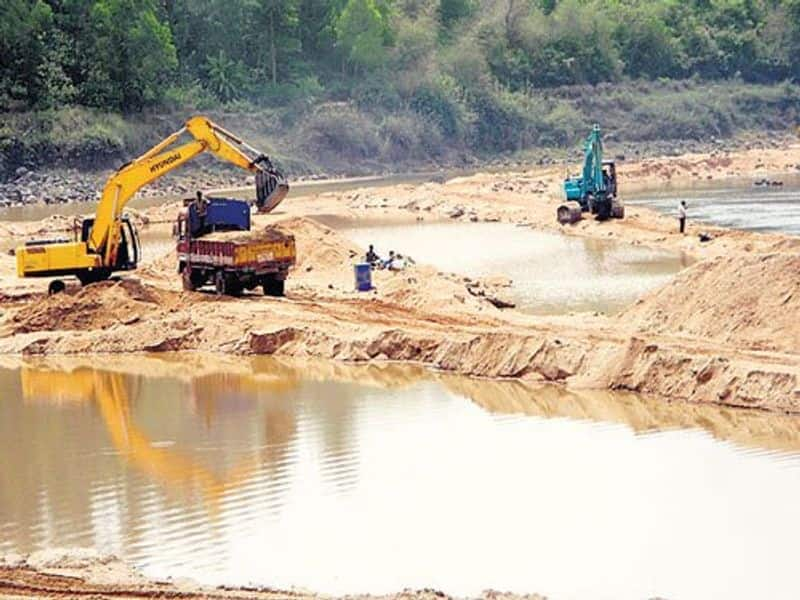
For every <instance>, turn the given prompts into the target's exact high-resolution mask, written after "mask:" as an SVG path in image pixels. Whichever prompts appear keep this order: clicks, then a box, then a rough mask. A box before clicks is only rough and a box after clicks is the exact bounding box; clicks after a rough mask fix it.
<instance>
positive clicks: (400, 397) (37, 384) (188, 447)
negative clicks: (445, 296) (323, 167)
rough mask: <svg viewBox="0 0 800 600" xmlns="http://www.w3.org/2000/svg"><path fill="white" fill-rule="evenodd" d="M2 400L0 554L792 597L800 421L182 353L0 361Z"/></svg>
mask: <svg viewBox="0 0 800 600" xmlns="http://www.w3.org/2000/svg"><path fill="white" fill-rule="evenodd" d="M0 385H1V386H2V387H0V389H2V390H3V391H4V394H3V398H2V401H0V454H2V456H3V457H4V459H5V462H4V466H3V469H0V550H10V549H16V550H21V551H29V550H33V549H37V548H41V547H45V546H49V545H53V546H65V545H89V546H98V547H99V548H100V549H101V550H103V551H109V552H115V553H117V554H119V555H121V556H123V557H126V558H128V559H129V560H132V561H134V562H136V563H137V564H139V565H140V566H141V567H143V568H144V569H145V571H146V572H147V573H148V574H151V575H154V576H165V575H172V576H183V575H185V576H191V577H194V578H197V579H200V580H203V581H207V582H210V583H223V582H236V583H240V584H241V583H247V582H256V583H260V584H265V585H273V586H278V587H287V586H292V585H296V586H302V587H306V588H311V589H316V590H321V591H326V592H331V593H349V592H359V591H372V592H389V591H396V590H399V589H402V588H404V587H409V586H411V587H424V586H432V587H437V588H441V589H445V590H447V591H449V592H452V593H456V594H473V593H477V592H478V591H480V590H481V589H483V588H486V587H495V588H502V589H512V590H515V591H534V590H535V591H539V592H542V593H548V594H552V595H553V596H555V597H585V596H586V595H587V594H589V592H590V591H591V592H594V593H593V594H591V595H592V596H597V595H604V596H609V597H622V598H625V597H649V596H655V595H662V596H670V597H709V596H715V597H719V596H720V595H721V594H725V597H729V598H735V597H746V595H747V594H750V595H752V593H753V592H754V591H755V590H757V589H761V588H759V587H758V583H759V581H763V580H764V578H769V580H770V581H771V582H772V583H773V585H772V587H771V588H770V591H771V592H774V593H770V594H769V595H770V596H771V597H780V596H786V595H785V594H782V591H783V590H787V589H790V588H789V587H783V586H785V585H788V580H787V579H786V578H785V577H784V576H783V575H781V573H784V572H785V573H791V569H790V568H789V563H790V562H791V556H792V553H791V552H789V551H787V550H788V548H790V547H792V545H793V543H794V542H793V540H794V539H796V536H797V535H800V530H798V527H797V526H795V525H793V523H794V520H793V519H792V518H791V515H793V513H794V511H795V508H794V507H795V506H796V503H797V500H798V499H800V478H799V477H798V471H797V467H798V455H797V454H796V453H797V452H798V450H800V421H798V419H794V418H789V417H784V416H775V415H768V414H764V413H755V412H748V411H742V410H727V409H723V408H717V407H708V406H699V405H693V406H688V405H672V404H667V403H664V402H660V401H651V400H648V399H644V398H641V397H637V396H634V395H628V394H616V393H615V394H612V393H609V392H589V391H585V392H568V391H566V390H563V389H561V388H556V387H543V386H533V385H531V384H523V383H520V382H490V381H478V380H470V379H464V378H459V377H451V376H447V375H443V374H433V373H431V372H428V371H424V370H422V369H419V368H413V367H411V368H409V367H399V366H396V365H371V366H365V367H354V366H348V365H343V364H341V363H325V362H313V363H306V362H293V361H284V360H282V361H277V360H274V359H269V358H252V359H251V358H241V357H209V356H203V355H200V354H191V355H174V356H170V355H166V356H158V357H149V356H140V357H135V358H124V357H109V358H104V357H91V358H60V359H56V360H50V361H21V362H17V361H12V360H7V359H2V361H0ZM765 501H767V503H768V504H769V508H770V510H769V511H768V513H766V514H765V513H764V510H763V508H764V506H765V505H764V502H765ZM699 532H702V533H699ZM766 544H769V547H767V545H766ZM753 547H758V548H761V549H762V550H761V551H760V553H759V554H758V555H756V556H752V555H750V554H749V553H748V551H747V549H748V548H753ZM701 559H702V560H701ZM787 561H788V562H787ZM699 564H702V565H703V572H702V574H701V573H699V572H696V571H697V569H696V567H695V566H693V565H699ZM745 564H746V565H747V568H744V565H745ZM615 565H616V566H615ZM620 565H622V566H620ZM615 568H624V569H625V572H626V574H628V575H626V577H622V578H614V579H613V580H610V579H609V578H608V573H609V572H613V570H614V569H615ZM729 572H732V573H733V575H731V576H730V577H729V578H726V577H722V576H721V574H722V573H729ZM577 575H580V577H578V576H577ZM598 591H599V592H602V593H597V592H598Z"/></svg>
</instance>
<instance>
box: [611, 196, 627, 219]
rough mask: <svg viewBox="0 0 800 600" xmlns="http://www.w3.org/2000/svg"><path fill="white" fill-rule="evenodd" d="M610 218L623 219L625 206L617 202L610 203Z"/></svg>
mask: <svg viewBox="0 0 800 600" xmlns="http://www.w3.org/2000/svg"><path fill="white" fill-rule="evenodd" d="M611 218H612V219H624V218H625V205H624V204H623V203H622V202H620V201H619V200H614V201H612V202H611Z"/></svg>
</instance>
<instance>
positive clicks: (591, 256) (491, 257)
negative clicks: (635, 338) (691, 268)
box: [331, 221, 691, 314]
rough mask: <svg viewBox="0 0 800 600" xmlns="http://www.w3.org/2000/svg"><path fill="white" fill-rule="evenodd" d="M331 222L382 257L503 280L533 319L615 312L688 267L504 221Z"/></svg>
mask: <svg viewBox="0 0 800 600" xmlns="http://www.w3.org/2000/svg"><path fill="white" fill-rule="evenodd" d="M331 224H332V225H333V226H336V227H339V228H341V229H342V231H343V232H344V233H345V234H346V235H347V236H348V237H350V238H351V239H353V240H355V241H356V242H357V243H358V244H359V245H361V246H363V247H365V248H366V247H367V246H368V245H369V244H375V248H376V250H377V251H378V252H379V253H380V254H381V255H386V254H388V252H389V250H395V251H396V252H400V253H402V254H403V255H407V256H410V257H412V258H413V259H414V260H416V261H418V262H420V263H425V264H430V265H434V266H436V267H437V268H439V269H441V270H442V271H446V272H452V273H459V274H462V275H466V276H470V277H476V276H477V277H482V276H492V275H503V276H506V277H509V278H510V279H511V280H512V281H513V287H512V290H513V296H514V299H515V301H516V302H517V304H518V307H519V308H520V309H521V310H523V311H526V312H531V313H536V314H563V313H566V312H571V311H576V312H581V311H599V312H604V313H615V312H617V311H619V310H621V309H622V308H624V307H626V306H628V305H630V304H631V303H632V302H634V301H635V300H636V298H638V297H639V296H641V295H642V294H643V293H644V292H647V291H648V290H651V289H654V288H656V287H658V286H660V285H663V284H664V283H666V282H667V281H668V280H669V279H670V278H671V277H672V276H673V275H674V274H675V273H677V272H678V271H680V270H681V269H683V268H684V267H687V266H688V265H689V264H691V260H690V258H689V257H688V256H686V255H685V254H682V253H675V252H670V251H666V250H654V249H649V248H644V247H639V246H631V245H628V244H620V243H617V242H614V241H607V240H598V239H588V238H586V239H581V238H577V237H569V236H563V235H559V234H555V233H547V232H542V231H534V230H531V229H529V228H523V227H516V226H514V225H509V224H503V223H419V224H406V225H397V224H380V223H376V224H373V225H372V226H366V227H365V226H361V225H359V226H357V227H354V226H352V223H348V222H345V221H339V222H331Z"/></svg>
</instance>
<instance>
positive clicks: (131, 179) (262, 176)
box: [16, 116, 289, 293]
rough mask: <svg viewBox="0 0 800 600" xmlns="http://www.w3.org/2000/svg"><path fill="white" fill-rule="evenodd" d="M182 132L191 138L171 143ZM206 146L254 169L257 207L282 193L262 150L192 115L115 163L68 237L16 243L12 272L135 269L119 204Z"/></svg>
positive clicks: (87, 273) (134, 237)
mask: <svg viewBox="0 0 800 600" xmlns="http://www.w3.org/2000/svg"><path fill="white" fill-rule="evenodd" d="M185 133H188V134H189V135H191V136H192V137H193V138H194V139H193V140H191V141H189V142H186V143H184V144H182V145H179V146H177V147H172V146H173V145H174V144H175V143H176V142H177V141H178V139H179V138H180V137H181V136H182V135H184V134H185ZM206 151H210V152H211V153H212V154H214V155H215V156H217V157H218V158H220V159H222V160H225V161H228V162H231V163H233V164H234V165H236V166H237V167H241V168H242V169H245V170H247V171H250V172H252V173H254V174H255V182H256V199H255V205H256V207H257V208H258V211H259V212H262V213H267V212H270V211H272V210H273V209H274V208H275V207H276V206H277V205H278V204H280V202H281V201H282V200H283V199H284V198H285V197H286V194H287V193H288V191H289V184H288V183H287V181H286V178H285V177H284V176H283V175H282V174H281V173H280V172H279V171H278V170H277V169H276V168H275V167H274V166H273V165H272V162H271V161H270V159H269V158H268V157H267V156H266V155H265V154H263V153H261V152H259V151H258V150H256V149H254V148H253V147H252V146H249V145H248V144H246V143H245V142H244V141H242V140H241V139H239V138H238V137H237V136H235V135H234V134H232V133H230V132H229V131H226V130H225V129H223V128H222V127H220V126H219V125H217V124H215V123H213V122H212V121H210V120H209V119H207V118H206V117H202V116H197V117H192V118H191V119H189V120H188V121H187V122H186V124H185V125H184V127H182V128H181V129H179V130H178V131H176V132H175V133H173V134H172V135H170V136H168V137H167V138H165V139H164V140H163V141H161V142H160V143H158V144H156V145H155V146H153V147H152V148H151V149H150V150H148V151H147V152H145V153H144V154H142V155H141V156H140V157H139V158H137V159H135V160H132V161H131V162H129V163H127V164H125V165H123V166H122V167H120V169H119V170H118V171H117V172H116V173H114V174H113V175H112V176H111V177H110V178H109V179H108V181H107V182H106V185H105V187H104V188H103V194H102V196H101V198H100V202H99V203H98V205H97V212H96V214H95V216H94V217H91V218H87V219H84V220H83V222H82V223H81V226H80V228H78V227H76V231H75V239H74V240H72V241H71V240H64V239H59V240H34V241H30V242H27V243H26V244H25V245H24V246H22V247H20V248H17V250H16V257H17V275H18V276H19V277H60V276H70V275H71V276H75V277H77V278H78V279H79V280H80V281H81V283H82V284H83V285H86V284H88V283H92V282H96V281H102V280H104V279H108V277H109V276H110V275H111V274H112V273H113V272H115V271H130V270H133V269H135V268H136V266H137V264H138V262H139V258H140V255H141V248H140V244H139V236H138V233H137V231H136V228H135V227H134V225H133V223H132V222H131V221H130V219H129V218H128V217H127V216H124V215H123V214H122V211H123V209H124V208H125V205H126V204H127V203H128V202H129V201H130V199H131V198H133V196H134V194H136V192H137V191H138V190H140V189H141V188H142V187H144V186H145V185H147V184H149V183H151V182H153V181H155V180H156V179H158V178H159V177H161V176H162V175H165V174H167V173H169V172H170V171H172V170H174V169H176V168H178V167H180V166H181V165H183V164H184V163H186V162H188V161H190V160H191V159H193V158H195V157H196V156H199V155H200V154H202V153H203V152H206ZM63 289H64V283H63V282H62V281H60V280H55V281H53V282H52V283H51V284H50V292H51V293H54V292H58V291H61V290H63Z"/></svg>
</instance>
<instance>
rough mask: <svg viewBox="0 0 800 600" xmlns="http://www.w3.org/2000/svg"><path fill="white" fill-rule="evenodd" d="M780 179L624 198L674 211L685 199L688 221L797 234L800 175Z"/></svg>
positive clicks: (663, 210) (657, 192) (627, 200)
mask: <svg viewBox="0 0 800 600" xmlns="http://www.w3.org/2000/svg"><path fill="white" fill-rule="evenodd" d="M780 180H781V181H782V182H783V183H784V185H782V186H754V185H753V183H752V182H750V181H748V182H746V183H742V182H732V183H728V184H720V183H716V184H714V185H705V186H700V187H697V188H688V189H672V188H666V189H661V190H647V191H641V192H638V193H636V194H635V195H632V196H629V197H626V199H625V202H626V203H627V204H630V205H637V204H638V205H643V206H648V207H651V208H655V209H656V210H659V211H661V212H664V213H667V214H675V212H676V209H677V206H678V203H679V202H680V201H681V200H686V202H687V204H688V207H689V212H688V216H689V220H690V222H691V221H697V222H700V223H708V224H710V225H717V226H720V227H731V228H734V229H745V230H750V231H771V232H781V233H789V234H793V235H800V177H798V176H786V177H781V178H780Z"/></svg>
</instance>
